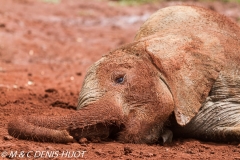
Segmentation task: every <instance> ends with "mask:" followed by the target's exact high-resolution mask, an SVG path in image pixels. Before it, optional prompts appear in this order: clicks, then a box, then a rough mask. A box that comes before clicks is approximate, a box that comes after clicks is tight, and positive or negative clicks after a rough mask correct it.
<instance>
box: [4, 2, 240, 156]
mask: <svg viewBox="0 0 240 160" xmlns="http://www.w3.org/2000/svg"><path fill="white" fill-rule="evenodd" d="M55 2H57V1H55ZM179 3H181V2H172V1H171V2H164V3H154V4H145V5H138V6H124V5H119V4H118V3H116V2H113V1H103V0H102V1H100V0H88V1H86V0H62V1H61V2H60V1H59V2H57V3H48V2H46V1H36V0H0V109H1V111H0V159H12V158H13V159H36V158H38V159H48V158H49V159H128V160H130V159H228V160H229V159H235V160H237V159H239V160H240V145H239V144H238V143H229V144H224V143H213V142H203V141H199V140H194V139H182V138H175V139H174V140H173V143H172V144H171V145H165V146H161V145H158V144H155V145H145V144H123V143H119V142H116V141H114V140H112V141H96V142H89V141H83V142H82V144H81V143H77V142H76V143H70V144H55V143H40V142H34V141H26V140H19V139H15V138H12V137H10V136H9V135H8V132H7V124H8V122H9V121H10V120H11V119H12V118H13V117H15V116H18V115H23V116H28V115H36V116H38V115H46V116H53V115H65V114H70V113H73V112H75V111H74V110H75V107H76V104H77V98H78V93H79V91H80V88H81V85H82V82H83V78H84V76H85V74H86V71H87V68H88V67H89V66H90V65H91V64H93V63H94V62H95V61H96V60H98V59H99V58H100V57H101V56H102V55H104V54H106V53H108V52H109V51H110V50H112V49H114V48H116V47H118V46H121V45H123V44H126V43H129V42H131V41H132V40H133V38H134V35H135V33H136V31H137V30H138V28H139V26H140V25H141V24H142V23H143V22H144V21H145V20H146V19H147V17H148V16H149V15H150V14H151V13H153V12H155V11H156V10H158V9H159V8H162V7H165V6H169V5H175V4H179ZM188 3H191V4H196V5H202V6H205V7H207V8H210V9H212V10H215V11H217V12H220V13H222V14H225V15H227V16H229V17H230V18H231V19H232V20H234V21H239V20H240V6H239V5H237V4H229V3H218V2H214V3H204V4H203V3H202V4H200V3H198V2H188Z"/></svg>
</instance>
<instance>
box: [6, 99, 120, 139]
mask: <svg viewBox="0 0 240 160" xmlns="http://www.w3.org/2000/svg"><path fill="white" fill-rule="evenodd" d="M122 119H123V116H122V112H121V110H120V108H119V107H116V106H114V105H111V104H109V103H107V102H103V103H97V104H96V103H94V104H90V105H88V106H85V107H83V108H81V109H80V110H78V111H76V112H75V113H74V114H69V115H66V116H55V117H47V116H40V117H36V116H29V117H17V118H15V119H14V120H12V121H10V122H9V124H8V132H9V134H10V135H12V136H14V137H17V138H21V139H30V140H35V141H47V142H49V141H51V142H56V143H68V142H72V141H74V138H76V137H77V138H79V137H81V136H87V135H86V129H87V130H88V129H90V131H91V132H95V133H90V132H89V130H88V132H87V134H91V135H95V136H98V135H99V134H100V135H101V134H103V132H108V130H107V126H109V125H112V124H114V125H120V124H121V122H122ZM103 126H105V130H103V131H102V132H98V129H102V128H103ZM84 129H85V130H84ZM76 131H77V132H82V133H76ZM84 131H85V132H84Z"/></svg>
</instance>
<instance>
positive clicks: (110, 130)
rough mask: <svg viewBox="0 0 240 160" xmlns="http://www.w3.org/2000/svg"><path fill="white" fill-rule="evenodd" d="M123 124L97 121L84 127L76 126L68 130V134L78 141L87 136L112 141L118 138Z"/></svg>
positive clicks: (92, 138) (90, 138) (91, 138)
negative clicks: (108, 123)
mask: <svg viewBox="0 0 240 160" xmlns="http://www.w3.org/2000/svg"><path fill="white" fill-rule="evenodd" d="M124 128H125V126H124V125H123V124H120V125H119V124H116V123H111V124H110V125H107V124H105V123H98V124H95V125H91V126H87V127H84V128H76V129H72V130H70V131H69V134H70V135H71V136H73V137H74V139H75V140H77V141H79V140H80V139H81V138H87V139H88V140H90V141H93V142H94V141H102V140H103V141H112V140H118V137H119V135H120V133H121V132H122V131H123V130H124Z"/></svg>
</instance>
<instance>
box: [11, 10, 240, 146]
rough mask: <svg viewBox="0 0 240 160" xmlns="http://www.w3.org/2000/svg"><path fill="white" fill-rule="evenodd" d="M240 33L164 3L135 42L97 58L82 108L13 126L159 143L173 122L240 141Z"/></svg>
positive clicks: (18, 130) (20, 132)
mask: <svg viewBox="0 0 240 160" xmlns="http://www.w3.org/2000/svg"><path fill="white" fill-rule="evenodd" d="M239 37H240V28H239V27H238V26H237V25H236V24H234V23H232V22H231V21H230V20H228V19H227V18H225V17H224V16H221V15H219V14H216V13H214V12H211V11H208V10H205V9H202V8H198V7H191V6H174V7H168V8H164V9H161V10H159V11H158V12H156V13H155V14H153V15H152V16H151V17H150V18H149V19H148V20H147V21H146V22H145V23H144V24H143V25H142V27H141V28H140V30H139V31H138V33H137V35H136V37H135V40H134V42H133V43H131V44H128V45H125V46H123V47H120V48H118V49H116V50H114V51H112V52H111V53H109V54H107V55H106V56H104V57H103V58H101V59H100V60H99V61H97V62H96V63H95V64H93V65H92V67H91V68H90V69H89V71H88V72H87V75H86V77H85V80H84V84H83V86H82V89H81V92H80V95H79V101H78V106H77V109H78V111H77V112H76V113H75V114H73V115H67V116H64V117H52V118H49V117H26V118H21V117H20V118H18V119H16V120H14V121H12V122H10V123H9V126H8V127H9V133H10V134H11V135H13V136H15V137H22V138H30V139H31V138H32V139H37V140H38V139H40V140H42V141H44V140H45V139H46V140H47V141H48V140H52V141H55V142H64V143H65V142H69V141H72V140H73V138H75V139H78V138H81V137H91V136H100V137H108V136H109V135H111V134H112V133H114V134H116V135H117V137H118V139H119V140H121V141H124V142H133V143H156V142H157V141H158V140H159V139H162V141H163V142H171V138H172V132H171V131H170V130H172V131H173V134H174V135H182V136H188V137H195V138H201V139H208V140H214V141H230V140H234V141H240V67H239V66H240V40H239ZM26 126H27V127H26ZM29 126H30V129H29ZM112 126H115V127H113V129H112ZM116 128H117V129H116ZM118 132H119V134H117V133H118Z"/></svg>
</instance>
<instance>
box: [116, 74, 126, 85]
mask: <svg viewBox="0 0 240 160" xmlns="http://www.w3.org/2000/svg"><path fill="white" fill-rule="evenodd" d="M114 81H115V83H118V84H123V83H124V81H125V76H124V75H121V76H118V77H116V78H115V80H114Z"/></svg>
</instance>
